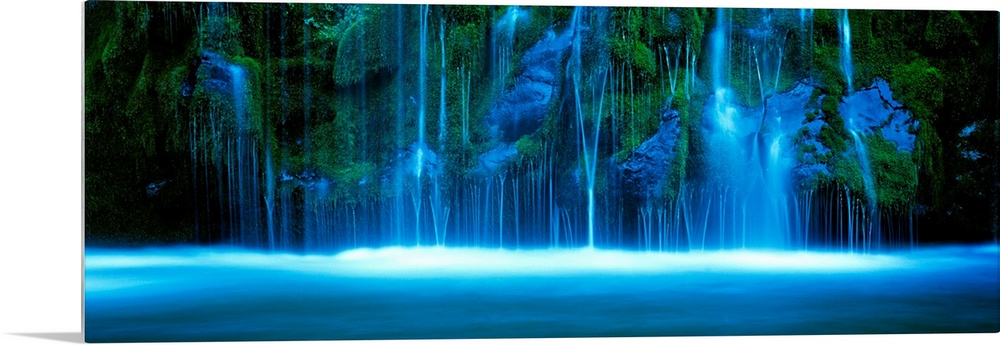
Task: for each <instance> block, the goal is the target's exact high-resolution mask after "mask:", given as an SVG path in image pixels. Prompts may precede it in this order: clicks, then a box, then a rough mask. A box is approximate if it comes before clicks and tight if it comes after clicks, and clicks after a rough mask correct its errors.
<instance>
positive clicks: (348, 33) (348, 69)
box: [333, 5, 404, 87]
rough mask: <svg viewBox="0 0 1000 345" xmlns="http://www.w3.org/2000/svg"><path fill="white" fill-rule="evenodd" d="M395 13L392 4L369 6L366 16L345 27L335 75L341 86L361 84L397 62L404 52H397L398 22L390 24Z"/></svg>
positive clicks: (338, 46) (365, 12) (337, 82)
mask: <svg viewBox="0 0 1000 345" xmlns="http://www.w3.org/2000/svg"><path fill="white" fill-rule="evenodd" d="M395 14H396V12H395V10H392V9H390V6H388V5H371V6H365V7H364V12H363V15H362V16H361V17H360V18H359V19H358V20H357V21H355V22H353V23H352V24H351V25H349V26H348V27H347V29H345V30H344V33H343V35H342V37H341V39H340V43H339V44H338V45H337V54H336V68H335V70H334V75H333V79H334V81H335V82H336V84H337V85H338V86H341V87H343V86H347V85H352V84H355V83H358V82H360V81H361V80H362V79H365V78H367V77H368V75H369V74H370V73H376V72H378V71H380V70H383V69H387V68H389V67H390V66H391V65H393V64H395V63H396V61H397V54H403V53H404V52H399V51H397V50H398V49H397V47H396V42H397V40H398V37H397V36H398V35H399V33H398V30H395V29H396V25H390V23H391V22H395V20H394V19H395ZM389 17H392V18H389ZM390 19H392V20H390Z"/></svg>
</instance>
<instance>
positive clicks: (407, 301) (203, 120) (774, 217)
mask: <svg viewBox="0 0 1000 345" xmlns="http://www.w3.org/2000/svg"><path fill="white" fill-rule="evenodd" d="M83 14H84V21H85V25H84V53H83V55H84V56H83V59H84V61H83V68H84V90H83V91H84V92H83V93H84V108H85V109H84V117H85V134H84V150H85V153H84V155H85V157H84V158H85V173H84V189H85V190H84V195H85V205H84V206H85V221H84V223H85V224H84V237H85V251H84V258H83V260H84V282H83V283H84V285H83V286H84V288H83V295H84V325H85V327H84V334H85V339H86V341H88V342H159V341H170V342H178V341H233V340H254V341H256V340H345V339H448V338H464V339H468V338H547V337H649V336H719V335H799V334H883V333H970V332H971V333H982V332H998V331H1000V287H998V285H1000V283H998V280H1000V278H998V274H997V272H998V269H1000V268H998V246H997V234H998V232H997V229H998V222H1000V221H998V214H997V208H998V203H997V196H998V193H997V188H998V185H1000V182H998V178H997V157H998V155H1000V151H998V150H1000V149H998V147H1000V145H998V142H997V141H998V140H997V138H998V136H1000V135H998V130H1000V126H998V125H1000V123H998V119H997V113H998V104H997V100H998V99H1000V85H998V76H997V64H998V61H1000V51H998V42H1000V39H998V33H1000V24H998V13H997V12H993V11H919V10H860V9H852V10H838V9H762V8H739V9H728V8H664V7H587V6H581V7H536V6H507V5H504V6H500V5H416V4H406V5H398V4H344V3H184V2H105V1H98V2H95V1H89V2H87V3H86V4H84V5H83Z"/></svg>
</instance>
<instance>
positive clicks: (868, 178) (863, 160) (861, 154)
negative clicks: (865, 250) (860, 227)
mask: <svg viewBox="0 0 1000 345" xmlns="http://www.w3.org/2000/svg"><path fill="white" fill-rule="evenodd" d="M851 136H853V137H854V149H855V150H856V151H857V154H858V163H859V164H860V165H861V177H862V179H863V181H864V186H865V196H867V197H868V205H867V206H868V212H867V214H865V217H867V219H866V221H865V222H864V223H866V227H867V231H869V232H873V231H876V230H877V229H878V203H877V200H876V198H875V183H874V182H873V181H872V173H871V171H872V170H871V166H870V164H869V162H868V152H867V150H865V145H864V143H863V142H862V141H861V138H860V137H859V136H858V132H856V131H854V130H851ZM866 240H867V237H866Z"/></svg>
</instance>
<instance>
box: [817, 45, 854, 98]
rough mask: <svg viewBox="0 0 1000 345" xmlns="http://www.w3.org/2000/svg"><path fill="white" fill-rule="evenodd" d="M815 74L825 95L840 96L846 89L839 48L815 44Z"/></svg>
mask: <svg viewBox="0 0 1000 345" xmlns="http://www.w3.org/2000/svg"><path fill="white" fill-rule="evenodd" d="M815 53H816V55H815V56H814V58H815V60H814V61H815V63H816V74H817V77H818V78H819V83H820V88H821V89H822V90H823V93H825V94H826V95H827V97H831V96H832V97H833V98H834V99H837V98H840V96H841V95H843V94H844V90H845V89H847V81H846V79H844V71H843V70H842V69H841V68H840V53H841V51H840V48H839V47H837V46H816V49H815Z"/></svg>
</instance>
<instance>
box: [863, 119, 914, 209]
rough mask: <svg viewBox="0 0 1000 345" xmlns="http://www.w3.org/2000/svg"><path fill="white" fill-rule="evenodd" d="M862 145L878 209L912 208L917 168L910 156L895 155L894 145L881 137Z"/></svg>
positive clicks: (896, 152)
mask: <svg viewBox="0 0 1000 345" xmlns="http://www.w3.org/2000/svg"><path fill="white" fill-rule="evenodd" d="M864 144H865V146H866V147H867V151H868V161H869V164H870V166H871V169H872V175H873V176H872V179H873V180H874V184H875V191H876V193H875V195H876V199H877V200H878V204H879V206H881V207H891V208H895V209H903V208H906V207H910V206H912V204H913V202H914V200H913V196H914V195H916V192H917V166H916V164H915V163H914V162H913V158H912V156H911V155H910V153H909V152H905V151H897V150H896V144H894V143H892V142H890V141H888V140H885V139H884V138H883V137H882V136H881V135H873V136H868V137H866V138H865V140H864Z"/></svg>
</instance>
